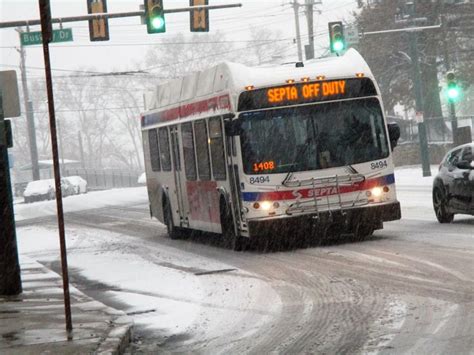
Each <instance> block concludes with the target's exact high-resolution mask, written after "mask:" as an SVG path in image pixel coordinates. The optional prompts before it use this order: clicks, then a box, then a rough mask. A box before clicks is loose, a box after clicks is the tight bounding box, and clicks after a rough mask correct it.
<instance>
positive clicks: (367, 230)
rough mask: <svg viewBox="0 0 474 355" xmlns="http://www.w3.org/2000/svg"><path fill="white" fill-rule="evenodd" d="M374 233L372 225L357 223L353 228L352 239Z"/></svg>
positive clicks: (359, 239)
mask: <svg viewBox="0 0 474 355" xmlns="http://www.w3.org/2000/svg"><path fill="white" fill-rule="evenodd" d="M373 233H374V226H373V225H372V224H369V223H358V224H357V225H356V227H355V229H354V241H357V242H359V241H362V240H364V239H367V238H370V237H371V236H372V234H373Z"/></svg>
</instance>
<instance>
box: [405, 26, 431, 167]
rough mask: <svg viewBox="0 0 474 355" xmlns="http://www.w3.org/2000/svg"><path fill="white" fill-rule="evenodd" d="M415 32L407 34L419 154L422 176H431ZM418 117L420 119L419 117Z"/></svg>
mask: <svg viewBox="0 0 474 355" xmlns="http://www.w3.org/2000/svg"><path fill="white" fill-rule="evenodd" d="M416 34H417V33H416V32H413V31H412V32H410V33H409V34H408V37H409V42H410V57H411V61H412V66H413V85H414V90H415V108H416V115H417V120H418V137H419V139H420V155H421V166H422V170H423V176H431V169H430V155H429V150H428V141H427V138H426V126H425V122H424V118H423V110H424V107H423V89H422V86H421V85H422V83H421V75H420V74H421V73H420V62H419V59H418V43H417V38H416ZM418 117H420V118H421V119H419V118H418Z"/></svg>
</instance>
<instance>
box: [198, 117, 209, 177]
mask: <svg viewBox="0 0 474 355" xmlns="http://www.w3.org/2000/svg"><path fill="white" fill-rule="evenodd" d="M194 136H195V137H196V155H197V161H198V172H199V179H201V180H211V168H210V165H209V150H208V147H207V146H208V140H207V129H206V121H204V120H199V121H196V123H195V124H194Z"/></svg>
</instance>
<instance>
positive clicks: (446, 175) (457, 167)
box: [433, 143, 474, 223]
mask: <svg viewBox="0 0 474 355" xmlns="http://www.w3.org/2000/svg"><path fill="white" fill-rule="evenodd" d="M473 152H474V144H473V143H468V144H464V145H461V146H459V147H456V148H453V149H451V150H450V151H449V152H448V154H446V156H445V157H444V159H443V161H442V162H441V164H440V166H439V172H438V174H437V175H436V177H435V179H434V181H433V207H434V210H435V213H436V218H437V219H438V221H439V222H440V223H450V222H452V221H453V218H454V215H455V214H456V213H463V214H471V215H474V161H473Z"/></svg>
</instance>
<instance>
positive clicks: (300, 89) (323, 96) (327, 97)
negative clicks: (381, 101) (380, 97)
mask: <svg viewBox="0 0 474 355" xmlns="http://www.w3.org/2000/svg"><path fill="white" fill-rule="evenodd" d="M372 95H377V92H376V90H375V86H374V84H373V82H372V80H370V79H368V78H360V79H359V78H358V79H344V80H330V81H317V82H312V83H298V84H292V85H283V86H277V87H271V88H264V89H256V90H251V91H246V92H243V93H242V94H241V95H240V98H239V111H249V110H256V109H262V108H270V107H278V106H288V105H296V104H303V103H309V102H321V101H333V100H340V99H348V98H356V97H365V96H372Z"/></svg>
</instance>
